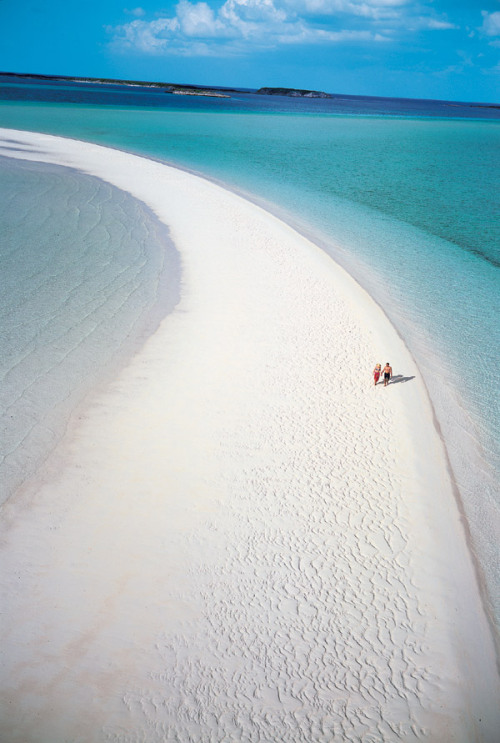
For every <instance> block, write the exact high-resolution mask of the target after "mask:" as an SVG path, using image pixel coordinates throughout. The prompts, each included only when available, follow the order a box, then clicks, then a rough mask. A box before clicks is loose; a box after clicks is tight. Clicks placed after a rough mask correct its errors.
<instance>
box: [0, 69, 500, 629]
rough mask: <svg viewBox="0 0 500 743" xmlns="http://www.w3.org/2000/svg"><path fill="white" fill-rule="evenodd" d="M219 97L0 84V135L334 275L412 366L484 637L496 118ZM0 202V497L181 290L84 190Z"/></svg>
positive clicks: (497, 509) (462, 110)
mask: <svg viewBox="0 0 500 743" xmlns="http://www.w3.org/2000/svg"><path fill="white" fill-rule="evenodd" d="M228 95H230V97H229V98H210V97H194V96H178V95H171V94H168V93H165V92H163V91H161V90H157V89H150V88H138V87H135V86H119V85H98V84H90V83H79V84H78V83H74V84H70V83H69V82H68V81H50V80H49V81H35V80H33V79H29V78H26V79H25V78H12V77H6V76H1V75H0V126H3V127H8V128H14V129H16V128H17V129H28V130H33V131H41V132H46V133H50V134H57V135H60V136H67V137H73V138H77V139H83V140H87V141H91V142H96V143H99V144H103V145H107V146H111V147H117V148H121V149H124V150H128V151H131V152H135V153H139V154H143V155H146V156H148V157H153V158H156V159H160V160H162V161H165V162H168V163H170V164H174V165H177V166H179V167H182V168H185V169H188V170H190V171H193V172H196V173H199V174H201V175H203V176H205V177H208V178H210V179H213V180H216V181H217V182H220V183H222V184H224V185H226V186H227V187H228V188H231V189H233V190H235V191H237V192H239V193H241V194H243V195H244V196H246V197H247V198H249V199H251V200H253V201H256V202H257V203H259V204H261V205H262V206H264V207H265V208H267V209H269V210H270V211H273V212H274V213H276V214H277V215H278V216H280V217H281V218H283V219H284V220H285V221H287V222H289V223H290V224H292V225H293V226H295V227H296V228H297V229H298V230H299V231H301V232H303V233H305V234H307V235H308V236H309V237H310V238H311V239H312V240H313V241H314V242H316V243H317V244H319V245H320V246H321V247H322V248H323V249H324V250H325V251H327V252H328V253H329V254H330V255H331V256H332V257H333V258H334V259H335V260H336V261H337V262H338V263H340V264H341V265H342V266H344V267H345V268H346V269H347V270H348V271H349V272H350V273H351V274H352V275H353V276H354V277H355V278H356V279H357V280H358V282H359V283H360V284H361V285H362V286H364V287H365V288H366V289H367V290H368V291H369V293H370V294H371V295H372V296H373V297H374V299H375V300H376V301H377V302H378V303H379V304H380V305H381V306H382V307H383V308H384V310H385V311H386V313H387V315H388V317H389V318H390V319H391V321H392V323H393V324H394V326H395V327H396V328H397V330H398V331H399V333H400V334H401V335H402V337H403V338H404V339H405V341H406V343H407V345H408V347H409V349H410V351H411V352H412V354H413V355H414V357H415V359H416V361H417V363H418V366H419V369H420V370H421V373H422V375H423V377H424V380H425V383H426V385H427V388H428V390H429V395H430V398H431V401H432V403H433V406H434V410H435V414H436V419H437V423H438V425H439V427H440V430H441V432H442V435H443V438H444V441H445V444H446V449H447V452H448V456H449V461H450V467H451V470H452V472H453V476H454V478H455V481H456V483H457V491H458V495H457V497H458V501H459V507H460V508H461V509H462V510H463V513H464V515H465V520H466V524H467V528H468V530H469V531H470V534H469V536H470V541H471V545H472V548H473V550H474V553H475V555H476V558H477V563H478V569H479V573H480V576H481V579H482V580H483V582H484V584H485V587H486V595H487V602H488V607H489V610H490V614H491V616H492V617H493V618H494V621H496V623H497V626H500V566H499V560H498V556H499V551H498V538H499V533H500V493H499V489H498V476H499V473H500V444H499V442H500V416H499V390H500V384H499V382H500V358H499V348H500V342H499V341H500V331H499V322H498V318H499V309H500V307H499V304H500V301H499V300H500V279H499V267H500V216H499V215H500V210H499V209H498V195H499V194H500V109H499V108H494V107H487V106H484V105H480V104H474V103H461V102H447V101H414V100H408V99H382V98H366V97H358V96H347V95H338V96H335V97H334V98H331V99H302V98H288V97H284V96H263V95H255V94H252V93H249V92H248V91H232V92H228ZM0 197H1V198H0V237H1V256H0V260H1V268H2V288H3V291H2V299H1V302H2V308H1V312H2V319H1V322H2V326H1V337H2V354H1V363H2V370H1V375H2V379H3V382H2V398H1V400H0V405H1V406H2V411H1V414H2V423H1V425H2V429H1V430H2V441H3V442H4V451H3V456H4V460H3V464H2V465H1V467H2V470H1V473H2V481H3V483H4V488H5V493H4V497H8V496H9V494H10V493H12V492H13V491H14V490H15V488H16V487H17V486H18V485H19V484H20V482H21V481H22V479H23V478H24V477H26V475H27V474H30V473H32V472H34V471H35V470H36V467H37V466H39V464H40V462H41V461H42V460H43V458H44V457H45V456H46V454H47V452H48V451H49V449H50V448H51V447H52V446H53V445H54V444H55V443H56V442H57V440H58V439H59V438H60V436H61V435H62V433H63V431H64V428H65V426H66V424H67V420H68V416H69V414H70V411H71V410H74V408H75V405H77V404H78V403H80V402H82V400H84V398H85V395H86V394H87V393H88V392H90V391H91V390H92V389H94V388H95V386H96V385H97V384H99V383H101V382H102V381H103V380H105V378H108V377H109V375H110V374H112V371H113V369H114V368H116V365H117V364H119V363H123V360H124V358H125V357H126V354H130V353H133V350H134V348H136V347H137V344H138V343H140V342H141V339H142V338H144V337H145V336H146V335H147V333H148V332H151V330H152V329H153V328H154V327H155V324H157V323H158V322H159V319H160V317H161V316H162V313H163V314H164V313H165V312H167V311H169V309H171V308H172V307H173V306H174V305H175V302H176V301H177V297H178V293H179V285H180V281H181V273H180V268H179V264H178V260H177V256H176V252H175V246H173V245H172V244H171V243H170V240H169V236H168V230H166V229H165V228H164V227H162V226H161V225H159V223H158V222H157V220H156V218H155V217H154V215H153V214H151V213H150V212H149V211H148V210H147V209H146V207H145V206H144V205H142V204H138V203H137V202H134V200H133V199H131V198H130V197H128V196H127V195H126V194H122V193H120V192H118V191H117V190H116V189H111V188H110V187H108V186H107V185H106V184H102V183H101V182H99V181H98V180H97V179H94V178H91V177H90V176H84V175H82V174H76V173H74V172H73V171H71V170H69V169H65V168H55V167H54V168H49V167H47V166H42V165H35V164H33V165H32V164H29V163H20V162H17V161H15V160H13V159H10V158H8V157H3V158H1V159H0ZM165 245H167V247H168V249H167V251H166V255H165V251H164V246H165ZM159 287H161V289H159ZM390 356H391V353H390V349H380V358H378V359H370V360H367V384H369V383H370V373H371V368H372V367H373V364H374V362H376V361H379V362H381V363H382V364H384V363H385V362H386V361H390V360H391V358H390ZM394 371H395V373H403V374H404V372H405V370H404V369H402V370H399V369H397V370H396V369H395V370H394ZM419 455H420V456H421V457H422V458H425V457H426V456H427V455H428V454H427V452H425V451H422V452H420V453H419ZM436 497H439V493H436Z"/></svg>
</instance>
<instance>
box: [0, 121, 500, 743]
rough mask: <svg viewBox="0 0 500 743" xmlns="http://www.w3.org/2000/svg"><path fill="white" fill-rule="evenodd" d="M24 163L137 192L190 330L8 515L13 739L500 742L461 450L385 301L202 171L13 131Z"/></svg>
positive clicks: (64, 446) (84, 421)
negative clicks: (169, 260) (462, 506)
mask: <svg viewBox="0 0 500 743" xmlns="http://www.w3.org/2000/svg"><path fill="white" fill-rule="evenodd" d="M0 154H5V155H8V156H9V157H20V158H26V159H32V160H37V161H42V162H50V163H56V164H60V165H67V166H70V167H72V168H76V169H79V170H81V171H83V172H86V173H90V174H93V175H95V176H97V177H99V178H102V179H104V180H106V181H108V182H110V183H111V184H113V185H115V186H117V187H118V188H121V189H123V190H125V191H128V192H130V193H131V194H132V195H133V196H135V197H136V198H138V199H141V200H142V201H144V202H145V203H146V204H147V205H149V206H150V207H151V208H152V209H153V211H154V212H155V213H156V214H157V215H158V217H159V218H160V219H161V220H162V221H163V222H164V223H165V224H167V225H168V226H169V228H170V233H171V237H172V239H173V241H174V243H175V245H176V247H177V250H178V251H179V253H180V256H181V261H182V288H181V300H180V303H179V304H178V305H177V307H176V309H175V310H174V311H173V312H172V313H171V314H170V315H168V316H167V317H166V318H165V319H164V321H163V322H162V324H161V326H160V328H159V329H158V330H157V332H155V333H154V334H153V335H152V336H151V337H150V338H149V339H148V340H147V342H146V343H145V344H144V346H143V347H142V348H141V350H140V352H139V353H137V355H136V356H135V357H134V358H133V359H132V360H131V362H130V363H129V364H128V365H127V367H126V368H124V369H123V370H122V371H121V373H119V374H118V375H117V376H116V378H115V379H114V380H113V382H112V383H111V384H110V385H109V386H108V387H107V388H106V389H104V390H99V391H98V392H96V394H95V395H94V396H93V398H92V399H91V401H90V403H89V405H88V407H87V408H86V409H85V411H83V412H81V413H80V414H79V417H78V419H77V420H73V421H72V423H71V425H70V427H69V429H68V432H67V435H66V437H65V438H64V440H63V441H62V442H61V444H60V445H59V446H58V447H57V449H56V450H55V451H54V452H53V454H52V455H51V456H50V457H49V459H48V460H47V462H46V463H45V465H44V466H43V468H42V469H41V470H40V471H39V472H38V473H37V476H36V478H34V479H33V480H31V481H30V482H27V483H26V484H25V486H24V487H23V488H22V489H21V490H20V491H19V492H18V493H17V494H16V495H15V496H14V497H12V498H11V499H10V500H9V501H7V502H6V503H5V504H4V506H3V508H2V512H1V519H0V522H1V530H2V540H1V546H0V565H1V589H2V622H1V647H2V651H1V652H2V656H3V659H2V672H1V679H0V698H1V699H2V703H1V704H2V712H1V720H0V739H1V740H2V741H3V743H35V741H36V742H37V743H42V742H43V743H63V742H68V741H75V742H76V741H81V742H82V743H94V742H95V743H101V742H104V741H115V742H118V741H119V742H120V743H132V742H134V743H135V742H136V741H137V742H138V741H145V742H146V743H157V742H158V743H159V742H160V741H161V742H163V741H179V742H181V743H184V742H185V743H187V742H188V741H189V742H190V743H198V742H199V743H209V742H210V743H212V742H213V743H215V742H220V743H222V741H228V742H229V741H232V742H233V741H234V742H235V743H237V742H241V743H247V742H248V743H250V742H251V741H252V742H254V741H255V742H257V741H262V742H264V741H265V742H266V743H272V742H274V741H280V742H284V743H292V742H293V743H297V742H299V741H300V742H304V743H316V742H318V743H331V742H332V741H338V742H339V743H344V742H345V741H363V742H365V743H376V742H380V743H382V742H383V743H387V741H405V742H407V743H408V742H409V741H422V740H426V741H431V742H433V741H439V742H440V743H443V742H445V741H450V743H451V742H453V743H458V742H461V741H463V743H472V742H473V741H484V742H485V743H494V742H495V741H497V740H498V730H499V729H500V720H499V713H498V709H499V701H500V686H499V676H498V669H497V665H496V657H495V649H494V644H493V640H492V637H491V633H490V629H489V626H488V622H487V619H486V615H485V613H484V611H483V606H482V602H481V597H480V592H479V588H478V583H477V579H476V574H475V570H474V565H473V561H472V558H471V555H470V553H469V551H468V548H467V541H466V530H465V528H464V524H463V523H462V520H461V517H460V511H459V508H458V505H457V500H456V497H455V494H454V491H453V485H452V481H451V478H450V474H449V471H448V468H447V460H446V453H445V450H444V447H443V444H442V441H441V439H440V437H439V434H438V431H437V430H436V426H435V423H434V419H433V411H432V408H431V406H430V403H429V400H428V396H427V393H426V390H425V387H424V385H423V383H422V381H421V379H420V375H419V371H418V368H417V367H416V366H415V363H414V360H413V359H412V357H411V355H410V354H409V352H408V350H407V349H406V347H405V345H404V343H403V342H402V340H401V339H400V338H399V336H398V335H397V333H396V332H395V330H394V329H393V327H392V326H391V325H390V323H389V322H388V320H387V318H386V317H385V315H384V313H383V312H382V311H381V309H380V308H379V307H378V306H377V305H376V304H375V303H374V302H373V301H372V299H371V298H370V296H369V295H368V294H366V292H364V291H363V290H362V289H361V288H360V287H359V285H358V284H357V283H356V282H354V280H352V279H351V277H350V276H349V275H348V274H346V273H345V272H344V271H343V270H342V269H341V268H339V267H338V266H337V265H336V264H335V263H334V262H333V261H332V260H331V259H330V258H329V257H328V256H327V255H326V254H324V253H323V252H322V251H321V250H320V249H319V248H317V247H316V246H315V245H314V244H312V243H311V242H309V241H308V240H307V239H306V238H304V237H302V236H300V235H299V234H298V233H297V232H295V231H294V230H292V229H291V228H290V227H289V226H287V225H286V224H284V223H283V222H281V221H279V220H278V219H276V218H275V217H274V216H272V215H270V214H269V213H267V212H266V211H264V210H262V209H261V208H259V207H258V206H256V205H254V204H252V203H250V202H248V201H246V200H244V199H242V198H241V197H239V196H237V195H235V194H234V193H232V192H230V191H227V190H225V189H223V188H221V187H219V186H218V185H215V184H214V183H211V182H209V181H207V180H204V179H202V178H199V177H197V176H195V175H192V174H189V173H186V172H184V171H182V170H179V169H176V168H172V167H168V166H166V165H164V164H161V163H159V162H155V161H152V160H148V159H145V158H141V157H137V156H134V155H130V154H127V153H123V152H119V151H117V150H112V149H108V148H103V147H100V146H97V145H91V144H86V143H83V142H77V141H73V140H68V139H62V138H57V137H50V136H47V135H42V134H35V133H28V132H20V131H13V130H5V129H3V130H0ZM387 360H389V361H390V362H391V364H392V367H393V370H394V374H395V375H396V379H395V380H394V383H393V384H391V385H389V386H388V387H387V388H384V387H383V386H382V385H381V384H380V385H379V386H377V387H376V388H374V386H373V381H372V376H371V371H372V368H373V366H374V364H375V362H381V363H382V364H384V363H385V362H386V361H387ZM401 379H406V380H407V381H406V382H404V383H401V381H400V380H401ZM398 380H399V381H398Z"/></svg>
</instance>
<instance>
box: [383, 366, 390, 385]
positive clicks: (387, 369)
mask: <svg viewBox="0 0 500 743" xmlns="http://www.w3.org/2000/svg"><path fill="white" fill-rule="evenodd" d="M391 377H392V366H391V365H390V364H389V362H387V363H386V365H385V366H384V387H387V385H388V384H389V380H390V379H391Z"/></svg>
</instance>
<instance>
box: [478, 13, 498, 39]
mask: <svg viewBox="0 0 500 743" xmlns="http://www.w3.org/2000/svg"><path fill="white" fill-rule="evenodd" d="M481 15H482V16H483V25H482V26H481V31H482V32H483V33H484V34H486V36H500V11H496V12H495V13H488V12H487V11H486V10H483V11H481Z"/></svg>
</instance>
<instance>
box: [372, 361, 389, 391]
mask: <svg viewBox="0 0 500 743" xmlns="http://www.w3.org/2000/svg"><path fill="white" fill-rule="evenodd" d="M381 374H383V375H384V387H387V385H388V384H389V380H390V378H391V377H392V366H391V365H390V364H389V362H387V364H386V365H385V366H384V368H383V370H382V366H381V364H376V366H375V369H374V370H373V379H374V382H375V384H377V382H378V380H379V379H380V375H381Z"/></svg>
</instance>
